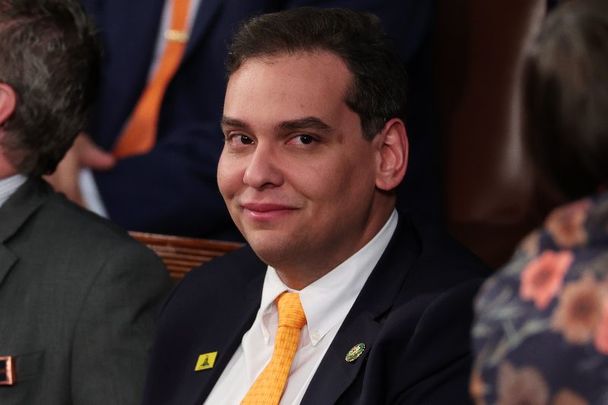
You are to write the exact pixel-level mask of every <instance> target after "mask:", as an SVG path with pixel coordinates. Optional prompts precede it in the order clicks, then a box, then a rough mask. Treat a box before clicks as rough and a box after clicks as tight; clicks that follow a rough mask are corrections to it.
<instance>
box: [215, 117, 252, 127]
mask: <svg viewBox="0 0 608 405" xmlns="http://www.w3.org/2000/svg"><path fill="white" fill-rule="evenodd" d="M221 124H222V126H223V127H224V126H229V127H235V128H249V125H247V123H245V122H244V121H241V120H239V119H236V118H230V117H226V116H225V115H224V116H222V121H221Z"/></svg>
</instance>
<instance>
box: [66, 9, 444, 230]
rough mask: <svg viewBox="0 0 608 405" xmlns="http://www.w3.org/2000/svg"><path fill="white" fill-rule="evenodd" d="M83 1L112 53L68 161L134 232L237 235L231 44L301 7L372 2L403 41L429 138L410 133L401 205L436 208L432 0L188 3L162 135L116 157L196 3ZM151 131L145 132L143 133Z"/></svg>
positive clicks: (414, 112) (163, 105) (418, 120)
mask: <svg viewBox="0 0 608 405" xmlns="http://www.w3.org/2000/svg"><path fill="white" fill-rule="evenodd" d="M81 2H82V4H83V5H84V6H85V8H86V10H87V11H88V12H89V14H90V15H91V16H92V17H93V18H94V20H95V22H96V23H97V25H98V27H99V34H100V39H101V42H102V44H103V46H104V55H105V58H104V60H103V63H102V76H101V79H100V81H99V84H98V88H99V97H98V98H97V100H96V101H97V102H96V103H95V106H94V109H93V115H92V120H91V125H90V126H89V128H88V134H89V136H90V137H88V138H87V137H84V136H83V137H79V138H78V140H77V142H76V147H75V148H74V150H73V152H74V153H72V154H71V155H74V154H78V155H80V156H79V157H78V158H76V157H74V159H72V160H71V161H68V162H65V164H63V165H62V167H61V168H69V167H70V164H69V163H72V168H77V167H78V165H84V166H88V167H92V168H93V169H94V170H93V172H92V173H93V176H92V178H93V180H94V182H93V183H94V184H95V185H96V188H97V190H98V192H99V195H98V196H99V198H98V199H94V198H87V199H86V201H87V203H88V204H89V206H91V207H99V206H101V207H103V208H99V209H100V211H99V212H103V211H104V210H105V213H106V214H107V216H108V217H109V218H111V219H112V220H113V221H115V222H116V223H118V224H119V225H121V226H123V227H125V228H126V229H129V230H141V231H147V232H160V233H170V234H180V235H190V236H199V237H206V238H214V239H240V234H239V233H238V231H237V230H236V229H235V227H234V224H233V223H232V221H231V219H230V217H229V215H228V212H227V210H226V207H225V205H224V203H223V201H222V198H221V196H220V193H219V192H218V189H217V184H216V180H215V179H216V169H217V162H218V158H219V155H220V153H221V149H222V145H223V143H222V135H221V129H220V127H219V125H218V124H219V121H220V118H221V114H222V102H223V98H224V90H225V85H226V83H225V79H224V66H223V63H224V60H225V55H226V44H227V43H228V42H229V40H230V38H231V37H232V35H233V33H234V30H235V28H236V27H237V26H238V24H239V23H240V22H241V21H242V20H244V19H246V18H248V17H249V16H252V15H256V14H259V13H261V12H272V11H278V10H284V9H290V8H294V7H298V6H302V5H315V6H322V7H332V6H333V7H336V6H344V7H349V8H353V9H358V10H373V11H374V13H376V14H377V15H378V16H379V17H380V18H381V20H382V22H383V26H384V27H385V28H386V30H387V31H388V33H389V34H390V36H391V37H392V38H393V40H394V41H395V43H396V44H398V47H399V52H400V54H401V55H402V56H403V58H404V60H405V61H406V62H407V63H408V66H411V69H410V72H409V73H410V75H411V76H412V78H413V80H412V83H413V86H412V88H411V90H412V92H415V93H416V97H415V98H416V99H417V100H419V102H418V103H416V104H413V105H411V106H410V108H411V109H410V113H411V114H410V115H409V117H410V131H413V132H414V134H415V135H417V134H420V135H419V136H414V137H413V140H412V142H414V143H415V145H414V147H415V148H416V149H418V150H419V153H418V154H417V156H416V157H415V159H414V160H415V162H414V164H413V165H412V166H410V173H414V172H415V173H416V174H415V175H414V176H412V177H410V181H409V182H408V183H407V184H405V185H404V187H405V189H407V190H409V192H408V196H410V198H408V199H403V200H402V201H403V202H404V204H406V205H408V206H409V207H411V206H415V208H420V209H423V210H427V211H433V209H431V208H429V207H431V206H432V207H434V205H433V204H432V202H431V201H430V200H431V199H430V198H418V195H424V196H428V195H429V194H431V189H434V187H435V185H436V184H437V182H436V181H423V180H424V179H429V178H431V179H433V180H434V179H435V177H433V176H434V174H436V173H434V172H432V171H431V170H432V169H431V168H434V167H435V166H436V161H435V159H434V156H435V155H434V150H435V149H434V148H433V147H432V146H431V145H432V143H433V142H434V141H433V139H432V136H431V133H430V131H428V130H427V128H426V127H427V126H430V122H431V119H430V118H428V116H429V115H430V113H429V112H428V111H429V110H430V106H429V104H430V99H429V98H430V94H431V90H430V85H429V84H428V81H429V78H428V77H427V76H428V74H429V72H430V69H429V68H428V67H429V66H427V64H426V63H427V59H428V60H430V58H427V56H430V54H428V52H426V51H428V49H429V48H430V47H428V46H426V45H427V39H428V38H429V36H430V31H431V27H432V17H433V3H434V1H433V0H425V1H418V0H382V1H378V0H374V1H370V0H324V1H316V0H315V1H311V0H280V1H276V0H248V1H241V0H223V1H220V0H204V1H200V0H189V8H188V18H187V24H186V26H187V28H186V32H188V35H187V38H188V39H187V43H186V44H185V51H184V54H183V57H182V58H181V61H180V64H179V67H178V68H177V70H176V71H175V73H174V75H173V76H172V77H171V78H170V80H169V83H168V85H167V87H166V90H165V92H164V94H163V96H162V100H161V101H160V108H159V111H158V126H157V130H156V135H155V143H154V144H153V146H152V148H151V149H150V150H148V151H146V152H141V153H134V154H130V155H124V154H121V153H118V152H119V151H118V150H117V148H118V147H119V145H121V142H120V140H121V139H122V138H123V136H124V135H125V132H126V130H127V128H128V127H129V123H130V122H131V121H132V119H133V115H134V110H135V109H136V106H138V105H139V103H140V101H141V99H142V97H144V96H143V95H144V94H145V93H146V90H147V89H148V88H149V84H150V83H151V82H153V81H154V79H155V77H156V75H155V73H156V71H157V69H155V68H154V66H160V65H161V64H162V62H161V61H162V60H163V57H162V55H164V52H163V51H162V49H163V47H164V46H165V43H166V42H168V40H167V39H166V38H167V36H166V35H165V33H166V32H167V29H168V28H169V27H170V26H171V18H172V16H173V11H172V10H173V8H174V7H177V6H178V5H179V4H182V3H184V2H186V3H188V0H186V1H184V0H129V1H124V0H103V1H99V0H82V1H81ZM421 100H425V102H422V101H421ZM427 101H428V102H427ZM147 121H150V120H147ZM416 124H418V125H417V127H416V128H414V129H412V126H414V125H416ZM145 135H146V134H145V133H141V137H144V136H145ZM94 145H97V146H98V147H99V148H100V149H98V148H95V147H94ZM422 151H424V152H422ZM76 152H77V153H76ZM101 152H103V153H101ZM71 155H70V156H71ZM68 160H69V159H68ZM67 172H69V170H67ZM61 173H64V171H62V172H61ZM66 177H67V179H75V178H76V176H75V175H71V176H70V175H68V176H66ZM58 181H59V183H61V185H60V186H59V189H60V190H62V191H64V192H67V191H69V190H73V191H72V192H71V193H70V192H67V194H68V195H70V194H71V195H76V196H77V195H78V194H79V192H80V191H79V190H78V187H76V184H73V185H72V186H70V185H68V186H66V185H65V183H67V184H72V183H73V182H71V181H68V180H66V179H63V180H58ZM55 184H57V183H55ZM85 184H90V183H89V182H87V183H85ZM405 189H404V190H403V191H404V192H407V191H406V190H405ZM85 190H88V189H85ZM414 190H415V191H414ZM85 194H86V195H87V196H90V195H95V193H94V192H93V193H89V192H86V193H85ZM76 199H78V197H76ZM419 200H423V201H422V203H419ZM97 203H101V204H97Z"/></svg>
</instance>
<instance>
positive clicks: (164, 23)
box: [78, 0, 203, 218]
mask: <svg viewBox="0 0 608 405" xmlns="http://www.w3.org/2000/svg"><path fill="white" fill-rule="evenodd" d="M202 1H203V0H190V4H189V8H188V16H187V17H188V18H187V25H186V26H187V27H188V31H190V30H192V26H193V25H194V20H195V18H196V14H197V12H198V8H199V6H200V3H201V2H202ZM171 4H172V2H171V1H170V0H167V1H165V4H164V6H163V13H162V15H161V20H160V27H159V30H158V37H157V38H156V47H155V48H154V57H153V58H152V63H151V64H150V69H149V71H148V79H151V78H152V75H153V73H155V72H156V69H157V68H158V64H159V63H160V58H161V56H162V54H163V51H164V50H165V44H166V41H165V37H164V34H165V31H166V30H168V29H169V25H170V24H171ZM78 185H79V186H80V193H81V195H82V200H83V203H84V205H85V207H87V208H88V209H89V210H91V211H93V212H95V213H97V214H98V215H101V216H102V217H106V218H107V217H108V216H109V215H108V211H107V210H106V207H105V205H104V203H103V200H102V198H101V194H99V189H98V187H97V183H95V178H94V177H93V171H92V170H91V169H89V168H82V169H81V170H80V173H79V176H78Z"/></svg>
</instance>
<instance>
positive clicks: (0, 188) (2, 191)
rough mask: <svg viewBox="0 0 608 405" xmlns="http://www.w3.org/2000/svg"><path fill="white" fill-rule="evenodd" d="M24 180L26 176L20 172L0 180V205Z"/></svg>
mask: <svg viewBox="0 0 608 405" xmlns="http://www.w3.org/2000/svg"><path fill="white" fill-rule="evenodd" d="M26 180H27V177H26V176H24V175H22V174H15V175H13V176H11V177H7V178H5V179H1V180H0V207H1V206H2V205H4V203H5V202H6V201H7V200H8V199H9V198H10V196H11V195H13V193H14V192H15V191H17V189H18V188H19V187H21V185H22V184H23V183H25V181H26Z"/></svg>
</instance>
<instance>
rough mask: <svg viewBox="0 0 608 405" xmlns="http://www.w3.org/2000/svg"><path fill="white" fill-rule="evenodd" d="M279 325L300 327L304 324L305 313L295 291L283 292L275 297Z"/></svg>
mask: <svg viewBox="0 0 608 405" xmlns="http://www.w3.org/2000/svg"><path fill="white" fill-rule="evenodd" d="M277 308H278V310H279V327H281V326H285V327H288V328H295V329H298V330H299V329H302V327H303V326H304V325H306V315H305V314H304V309H303V308H302V303H301V302H300V296H299V295H298V294H297V293H288V292H286V293H283V294H281V296H280V297H279V298H278V299H277Z"/></svg>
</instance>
